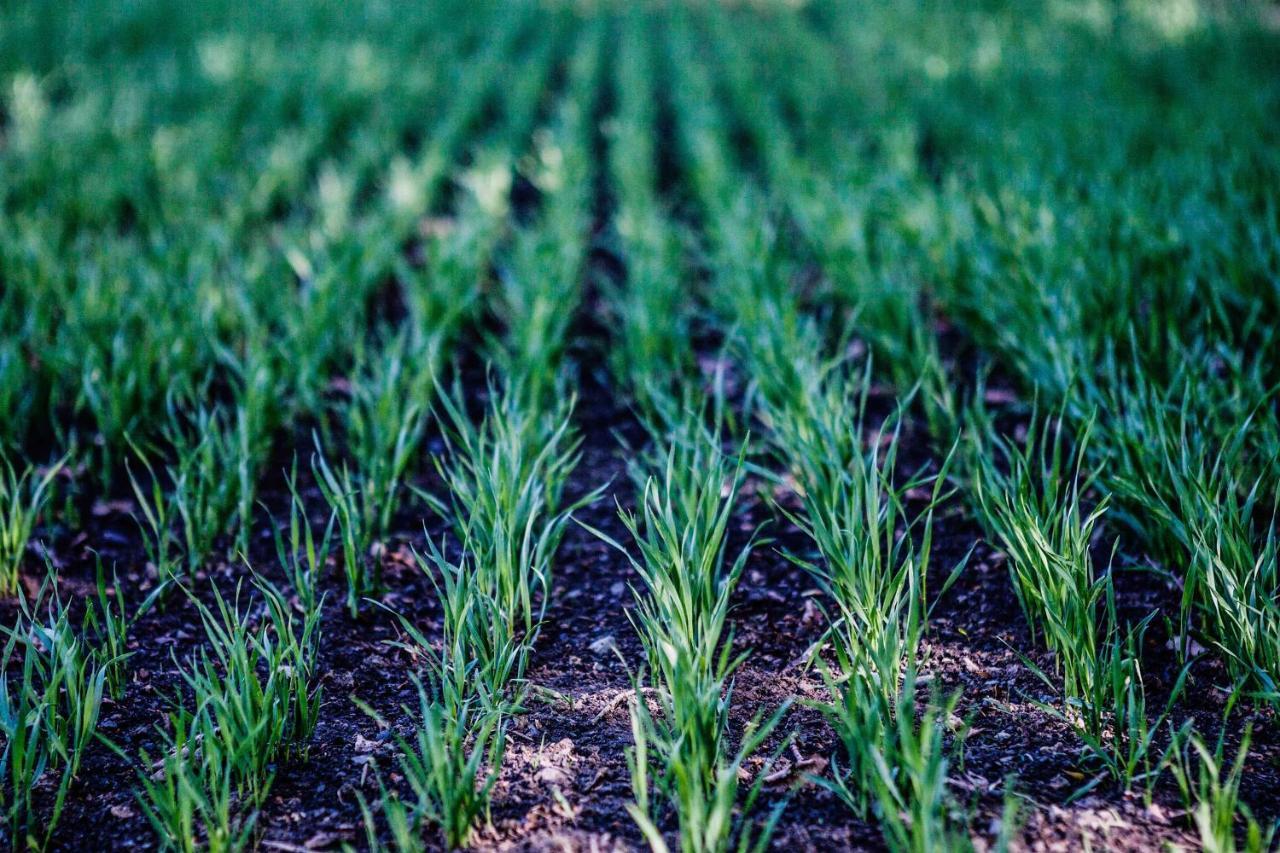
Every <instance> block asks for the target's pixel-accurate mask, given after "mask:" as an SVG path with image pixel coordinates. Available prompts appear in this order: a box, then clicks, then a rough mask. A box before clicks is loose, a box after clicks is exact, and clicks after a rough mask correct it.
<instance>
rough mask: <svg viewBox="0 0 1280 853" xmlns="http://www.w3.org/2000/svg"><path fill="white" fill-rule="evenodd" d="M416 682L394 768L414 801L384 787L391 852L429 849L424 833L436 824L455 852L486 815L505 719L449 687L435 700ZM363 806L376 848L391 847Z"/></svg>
mask: <svg viewBox="0 0 1280 853" xmlns="http://www.w3.org/2000/svg"><path fill="white" fill-rule="evenodd" d="M415 684H416V687H417V690H418V710H417V712H416V713H415V711H414V710H413V709H412V708H409V707H405V708H404V712H405V714H406V715H407V716H409V718H410V720H411V721H412V724H413V727H414V733H413V735H412V736H411V737H408V738H406V737H402V736H400V735H397V736H396V745H397V747H398V751H399V755H398V758H397V763H396V767H397V770H398V771H399V773H400V775H401V776H403V777H404V780H405V782H406V784H407V785H408V786H409V796H408V798H407V800H402V799H401V797H400V796H399V794H397V793H395V792H392V791H388V790H387V789H386V788H385V787H384V788H383V789H382V791H381V794H382V796H381V801H380V808H381V811H382V813H383V815H384V820H385V821H386V823H387V825H388V827H389V828H390V830H391V837H392V846H391V849H394V850H397V851H400V853H405V851H412V850H421V849H423V847H424V846H423V844H422V842H421V841H420V838H421V833H422V830H423V829H424V828H425V826H426V825H428V824H431V825H434V826H436V827H438V828H439V831H440V834H441V835H442V836H443V840H444V844H445V847H446V848H447V849H449V850H456V849H458V848H461V847H464V846H465V845H466V844H467V842H468V840H469V839H470V838H471V833H472V831H473V830H474V829H475V825H476V822H477V820H479V818H480V817H481V816H482V815H484V816H486V817H487V815H488V811H489V797H490V794H491V792H492V790H493V786H494V784H495V783H496V782H497V781H498V769H499V768H500V767H501V765H502V755H503V750H504V749H505V745H506V740H505V736H504V729H503V725H502V716H501V713H500V712H497V711H494V710H491V709H489V708H486V707H485V706H484V705H483V704H482V703H477V702H475V701H474V700H471V699H466V700H461V701H458V700H457V698H456V697H449V696H448V693H449V691H448V690H444V691H443V693H442V694H441V695H440V696H432V695H430V694H429V693H428V691H427V689H426V688H425V687H424V686H423V684H422V682H420V681H417V682H415ZM361 805H362V809H363V812H364V818H365V826H366V828H367V830H368V836H369V843H370V847H371V849H374V850H383V849H387V848H386V847H385V846H384V845H383V844H381V843H380V842H378V841H377V832H376V823H375V821H374V817H373V812H372V810H370V809H369V808H368V807H367V806H365V805H364V804H363V802H362V804H361Z"/></svg>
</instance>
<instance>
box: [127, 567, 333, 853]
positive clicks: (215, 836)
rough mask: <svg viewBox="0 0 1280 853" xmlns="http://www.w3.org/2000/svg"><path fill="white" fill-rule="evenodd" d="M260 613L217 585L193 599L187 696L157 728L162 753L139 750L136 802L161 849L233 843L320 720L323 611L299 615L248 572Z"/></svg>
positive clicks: (238, 842) (302, 752) (302, 753)
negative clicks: (200, 642)
mask: <svg viewBox="0 0 1280 853" xmlns="http://www.w3.org/2000/svg"><path fill="white" fill-rule="evenodd" d="M253 586H254V589H255V590H256V591H257V593H258V594H259V595H260V596H261V603H260V604H259V607H261V608H262V610H263V611H265V612H263V613H262V615H261V616H260V617H259V618H258V620H256V623H255V620H251V619H250V618H249V611H248V610H247V609H244V607H243V604H242V600H241V595H240V589H239V588H238V587H237V590H236V596H235V598H234V600H233V601H231V602H228V601H227V600H226V599H225V598H224V597H223V596H222V594H221V593H220V592H218V590H217V588H216V587H214V590H213V605H212V606H208V605H206V604H204V603H203V602H201V601H199V600H198V599H195V598H192V603H193V604H194V606H195V607H196V609H197V610H198V611H199V613H200V619H201V623H202V624H203V626H204V630H205V637H206V640H207V643H208V645H207V647H206V648H202V649H200V650H199V652H197V653H195V654H193V655H192V656H191V659H190V660H189V661H188V662H187V663H186V664H185V665H184V666H182V668H181V670H180V672H181V675H182V679H183V682H184V683H185V685H186V687H187V689H188V690H189V691H190V693H191V699H192V702H191V705H190V707H189V708H188V707H187V706H184V705H183V704H182V702H181V696H179V700H178V706H177V707H176V708H175V709H174V711H173V712H172V713H171V714H170V715H169V720H168V723H169V725H168V728H167V729H160V734H161V737H162V739H163V742H164V751H163V753H162V754H161V756H160V757H159V759H158V760H157V761H156V762H155V764H154V765H153V764H152V761H151V758H150V757H149V756H148V755H146V754H145V753H144V754H143V756H142V761H143V765H144V768H146V767H151V768H152V769H151V770H146V769H144V770H143V775H142V791H141V792H140V794H139V802H140V803H141V805H142V808H143V811H144V812H145V813H146V815H147V818H148V820H149V821H150V822H151V825H152V827H153V828H154V829H155V831H156V835H157V837H158V839H159V841H160V843H161V845H162V846H163V847H165V848H166V849H179V850H191V849H198V848H197V847H196V846H195V845H197V844H200V843H201V842H200V840H199V839H201V838H203V845H204V846H208V847H211V848H216V849H225V850H232V849H239V848H240V847H242V846H243V845H244V843H245V840H246V839H247V838H248V837H249V832H250V830H251V828H252V826H253V822H254V820H255V814H256V812H257V810H258V809H259V808H260V807H261V806H262V804H263V803H264V802H265V801H266V797H267V794H268V792H269V791H270V789H271V784H272V781H273V779H274V776H275V767H276V765H277V764H278V763H279V762H280V761H283V760H286V759H289V758H305V757H306V754H307V742H308V741H309V740H310V738H311V734H312V732H313V731H314V730H315V727H316V723H317V722H318V719H319V712H320V704H321V699H322V688H321V687H320V686H319V684H318V677H319V674H318V654H319V645H320V633H319V613H318V611H313V612H311V613H307V614H305V615H304V616H303V618H302V619H301V620H299V619H298V618H297V617H296V616H295V614H294V612H293V609H292V608H291V607H290V606H289V604H288V602H287V601H286V600H285V598H284V595H283V594H282V593H281V592H280V591H279V590H277V589H276V588H275V587H274V586H272V585H271V584H270V583H268V582H267V581H265V580H263V579H261V578H255V579H254V584H253Z"/></svg>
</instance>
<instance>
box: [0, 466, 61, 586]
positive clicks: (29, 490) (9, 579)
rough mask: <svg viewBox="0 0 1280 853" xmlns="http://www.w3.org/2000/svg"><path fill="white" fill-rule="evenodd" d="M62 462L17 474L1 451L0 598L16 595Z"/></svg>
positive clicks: (30, 467) (28, 469) (27, 469)
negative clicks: (28, 547) (37, 523)
mask: <svg viewBox="0 0 1280 853" xmlns="http://www.w3.org/2000/svg"><path fill="white" fill-rule="evenodd" d="M65 461H66V460H65V459H64V460H62V461H59V462H57V463H55V464H54V465H51V466H49V467H48V468H47V469H45V471H43V472H37V471H36V469H35V467H34V466H31V465H28V466H26V467H25V468H24V469H23V470H22V473H21V474H19V473H18V471H17V469H16V468H15V467H14V464H13V461H12V460H11V459H10V458H9V456H8V455H7V454H5V453H4V452H3V450H0V466H3V469H2V470H0V595H3V596H11V595H16V594H17V593H18V590H19V587H20V581H21V574H20V572H21V569H22V558H23V557H24V556H25V555H26V552H27V543H28V542H29V541H30V539H31V534H32V532H33V531H34V529H35V524H36V520H37V519H38V518H39V517H40V513H41V511H42V510H43V509H44V508H45V506H46V505H47V504H48V502H49V498H50V497H51V495H52V492H51V489H52V486H53V480H54V478H55V477H57V476H58V472H59V471H60V470H62V466H63V464H64V463H65Z"/></svg>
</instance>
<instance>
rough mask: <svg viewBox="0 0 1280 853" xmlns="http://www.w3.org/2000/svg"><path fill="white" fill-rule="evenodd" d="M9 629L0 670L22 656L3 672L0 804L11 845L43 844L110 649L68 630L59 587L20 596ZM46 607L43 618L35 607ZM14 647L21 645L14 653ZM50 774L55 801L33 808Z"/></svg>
mask: <svg viewBox="0 0 1280 853" xmlns="http://www.w3.org/2000/svg"><path fill="white" fill-rule="evenodd" d="M19 601H20V604H19V612H18V614H17V619H16V622H15V624H14V625H13V627H5V628H3V629H2V630H3V631H4V633H5V635H6V639H5V643H4V652H3V656H2V657H0V670H3V672H5V673H6V674H7V673H9V671H10V668H11V664H14V663H16V662H17V661H18V660H20V664H18V667H19V669H20V675H19V677H18V678H17V679H16V680H15V681H13V682H11V681H10V679H9V678H7V677H6V678H0V738H3V753H2V754H0V808H3V811H4V829H5V836H6V840H7V842H8V843H9V846H10V847H11V848H12V849H15V850H16V849H19V848H28V849H30V848H34V849H43V848H44V847H46V846H47V845H48V840H49V837H50V836H51V835H52V833H53V831H54V829H55V828H56V827H57V825H58V821H59V819H60V818H61V816H62V810H63V808H64V806H65V804H66V797H67V793H68V791H69V790H70V788H71V785H72V783H73V782H74V781H75V780H76V775H77V774H78V773H79V771H80V764H81V761H82V760H83V758H84V754H85V751H86V750H87V749H88V747H89V746H90V744H91V743H92V742H93V741H94V739H95V738H96V737H98V735H97V728H98V720H99V717H100V715H101V712H102V699H103V694H104V691H105V685H106V681H107V675H108V671H109V669H110V667H111V666H112V665H113V664H114V663H115V659H114V658H110V657H108V656H107V655H109V653H110V651H109V649H107V648H105V647H100V648H95V647H93V646H91V645H90V644H89V643H88V642H87V641H86V640H85V639H84V638H83V637H81V636H79V635H77V633H76V632H75V630H74V629H73V628H72V623H71V617H70V614H69V612H68V611H67V608H66V607H65V606H64V605H63V603H62V601H61V599H60V598H59V597H58V592H57V588H56V586H52V587H51V586H50V584H46V585H45V586H43V587H42V588H41V591H40V594H39V595H38V596H37V597H36V599H35V601H34V602H33V603H32V604H28V603H27V602H26V600H25V599H20V600H19ZM42 609H43V610H45V611H46V612H45V614H44V616H43V617H41V616H40V615H39V614H40V611H41V610H42ZM19 648H20V649H21V651H19ZM47 779H49V780H53V781H52V784H51V788H52V790H53V804H52V806H51V807H50V808H49V811H48V812H46V813H37V811H36V809H35V798H36V795H37V791H38V790H39V788H38V787H37V786H38V785H39V784H40V783H42V782H43V781H45V780H47Z"/></svg>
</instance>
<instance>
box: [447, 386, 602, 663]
mask: <svg viewBox="0 0 1280 853" xmlns="http://www.w3.org/2000/svg"><path fill="white" fill-rule="evenodd" d="M523 389H524V386H523V385H522V384H520V383H519V382H514V381H508V382H505V383H502V384H501V385H494V384H492V383H491V384H490V389H489V395H488V396H489V406H488V410H487V411H486V412H485V415H484V417H483V419H482V420H481V421H480V423H479V424H474V423H472V422H471V421H470V420H469V419H468V418H467V415H466V411H465V403H464V398H463V395H462V391H461V388H455V390H454V391H453V392H452V393H451V394H442V395H440V397H439V400H438V411H439V416H440V419H441V422H442V423H443V425H444V428H445V433H444V434H445V442H446V444H447V448H448V454H447V457H446V458H444V459H441V458H440V457H436V466H437V468H438V469H439V471H440V474H441V476H442V477H443V478H444V481H445V483H446V484H447V485H448V488H449V502H448V504H447V505H446V504H443V503H442V502H440V501H439V500H438V499H435V498H433V497H432V496H429V495H424V497H426V498H427V499H428V500H429V501H430V502H432V503H433V505H435V507H436V510H437V512H439V513H440V514H441V515H442V516H443V517H445V518H447V519H448V520H449V521H450V523H451V524H452V526H453V529H454V531H455V533H456V534H457V536H458V539H459V540H461V541H462V542H464V543H466V545H467V550H468V551H469V552H470V553H471V554H473V555H474V568H475V572H476V574H477V576H478V577H477V579H476V583H477V585H478V586H479V587H480V588H481V589H483V590H484V591H485V594H486V595H488V596H490V597H491V598H492V600H493V602H494V604H495V606H496V607H497V608H498V613H500V614H502V615H503V618H505V619H506V620H508V623H509V630H510V631H512V632H513V633H514V632H521V633H522V634H523V635H524V636H525V638H526V639H525V641H524V642H526V643H532V641H533V637H534V635H535V632H536V630H537V627H538V625H539V624H540V623H541V622H542V618H543V615H544V614H545V613H546V608H547V603H548V599H547V596H548V594H549V593H550V590H551V576H552V570H553V567H554V558H555V553H556V550H557V549H558V548H559V547H560V540H561V538H562V537H563V535H564V529H565V525H566V524H567V523H568V520H569V517H570V515H571V514H572V512H573V511H574V510H575V509H577V508H579V507H581V506H585V505H586V504H588V503H590V502H591V501H593V500H594V499H595V498H596V496H597V495H598V492H596V493H590V494H588V495H586V496H584V497H582V498H580V499H578V500H576V501H573V502H572V503H570V504H567V505H566V504H565V502H564V499H563V495H564V487H565V482H566V481H567V480H568V477H569V474H570V473H571V472H572V471H573V469H574V468H575V467H576V466H577V464H578V460H579V458H580V454H579V450H578V448H579V446H580V444H581V439H580V438H579V437H578V435H577V432H576V430H575V429H574V428H573V425H572V423H571V420H570V417H571V414H572V412H573V405H574V401H573V400H572V399H568V400H563V401H562V402H561V403H560V404H559V405H558V406H557V407H555V408H554V409H553V410H551V411H548V412H546V413H542V412H539V411H537V410H534V409H530V408H529V407H528V406H527V405H526V403H525V402H523V401H524V400H525V399H527V398H526V396H525V395H526V392H525V391H524V390H523Z"/></svg>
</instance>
